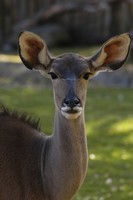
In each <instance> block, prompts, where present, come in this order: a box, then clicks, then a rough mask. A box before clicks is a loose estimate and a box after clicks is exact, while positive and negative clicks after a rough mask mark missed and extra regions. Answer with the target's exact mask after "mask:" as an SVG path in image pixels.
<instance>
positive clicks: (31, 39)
mask: <svg viewBox="0 0 133 200" xmlns="http://www.w3.org/2000/svg"><path fill="white" fill-rule="evenodd" d="M130 43H131V38H130V35H129V34H128V33H126V34H122V35H119V36H116V37H113V38H111V39H110V40H108V41H107V42H106V43H105V44H104V45H103V46H102V47H101V49H100V50H99V51H98V53H96V54H95V55H94V56H92V57H90V58H89V57H88V58H86V57H82V56H80V55H77V54H73V53H68V54H63V55H60V56H58V57H51V56H50V54H49V53H48V50H47V46H46V43H45V42H44V41H43V39H41V38H40V37H39V36H37V35H36V34H34V33H31V32H27V31H25V32H23V33H21V34H20V37H19V53H20V57H21V59H22V61H23V63H24V64H25V65H26V67H28V68H29V69H34V70H38V71H40V72H41V74H43V75H44V76H46V77H48V78H50V79H51V81H52V85H53V90H54V100H55V123H54V128H53V134H52V135H51V136H46V135H44V134H42V132H41V131H39V130H38V129H37V128H36V126H35V125H34V126H33V125H32V124H31V123H30V120H27V121H29V123H28V122H27V121H26V119H25V117H23V116H20V115H17V114H14V113H10V112H9V111H8V110H6V109H3V111H1V113H0V200H71V199H73V197H74V195H75V194H76V192H77V191H78V189H79V188H80V186H81V184H82V182H83V180H84V177H85V174H86V169H87V160H88V159H87V144H86V136H85V123H84V106H85V99H86V92H87V86H88V80H89V78H91V77H93V76H94V75H96V74H97V73H98V72H100V71H113V70H116V69H118V68H120V67H121V66H122V64H123V63H124V62H125V60H126V58H127V55H128V52H129V47H130ZM40 98H41V97H40ZM44 112H45V110H44Z"/></svg>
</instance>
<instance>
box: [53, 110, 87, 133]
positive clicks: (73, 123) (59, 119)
mask: <svg viewBox="0 0 133 200" xmlns="http://www.w3.org/2000/svg"><path fill="white" fill-rule="evenodd" d="M54 122H55V123H54V134H57V133H60V132H61V134H66V132H68V133H67V137H68V136H69V133H70V132H71V133H72V134H78V133H79V132H82V133H81V134H83V133H84V132H85V123H84V112H83V113H82V114H81V115H80V116H79V117H77V118H76V119H66V118H65V117H64V116H63V115H62V114H61V112H60V111H58V110H56V112H55V121H54Z"/></svg>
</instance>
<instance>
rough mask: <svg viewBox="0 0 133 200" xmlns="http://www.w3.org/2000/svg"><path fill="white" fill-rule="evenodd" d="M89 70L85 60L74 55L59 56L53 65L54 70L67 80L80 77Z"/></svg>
mask: <svg viewBox="0 0 133 200" xmlns="http://www.w3.org/2000/svg"><path fill="white" fill-rule="evenodd" d="M87 69H88V63H87V61H86V60H85V58H83V57H82V56H80V55H77V54H72V53H70V54H63V55H61V56H58V57H57V58H56V59H55V60H54V61H53V63H52V70H54V71H55V72H56V73H58V74H59V75H60V76H61V77H65V78H67V77H68V76H69V77H70V76H75V77H79V76H80V75H81V74H82V73H83V72H84V71H86V70H87Z"/></svg>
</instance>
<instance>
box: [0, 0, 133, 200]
mask: <svg viewBox="0 0 133 200" xmlns="http://www.w3.org/2000/svg"><path fill="white" fill-rule="evenodd" d="M23 30H29V31H33V32H35V33H37V34H39V35H40V36H41V37H42V38H44V39H45V41H46V43H47V45H48V49H49V51H50V53H51V54H52V55H58V54H60V53H65V52H75V53H79V54H81V55H84V56H90V55H92V54H94V53H95V52H96V51H97V50H98V48H99V47H100V46H101V45H102V43H103V42H105V41H106V40H107V39H108V38H110V37H112V36H115V35H117V34H122V33H124V32H131V34H132V31H133V0H36V1H35V0H0V104H5V105H7V106H8V107H9V108H11V109H15V110H19V111H21V112H28V113H30V114H31V115H32V116H39V117H40V118H41V126H42V129H43V130H45V131H46V133H48V134H51V132H52V127H53V118H54V117H53V116H54V102H53V97H52V89H51V88H52V87H51V84H50V82H49V81H48V80H46V79H45V78H44V77H42V76H41V75H40V73H38V72H35V71H31V70H28V69H27V68H26V67H25V66H24V65H23V64H22V62H21V60H20V58H19V56H18V47H17V42H18V35H19V34H20V32H21V31H23ZM132 35H133V34H132ZM85 119H86V131H87V139H88V151H89V168H88V172H87V176H86V179H85V182H84V184H83V186H82V188H81V190H80V192H79V193H78V194H77V196H76V197H75V200H112V199H113V200H132V199H133V47H132V45H131V52H130V55H129V58H128V60H127V61H126V63H125V64H124V66H123V67H122V68H121V69H119V70H117V71H115V72H113V73H100V74H99V75H98V76H96V77H95V78H93V80H91V81H90V88H89V91H88V96H87V102H86V109H85Z"/></svg>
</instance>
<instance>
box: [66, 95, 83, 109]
mask: <svg viewBox="0 0 133 200" xmlns="http://www.w3.org/2000/svg"><path fill="white" fill-rule="evenodd" d="M63 103H64V105H65V106H68V107H70V108H73V107H76V106H77V105H78V104H80V100H79V99H78V98H77V97H75V98H66V99H64V102H63Z"/></svg>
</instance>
